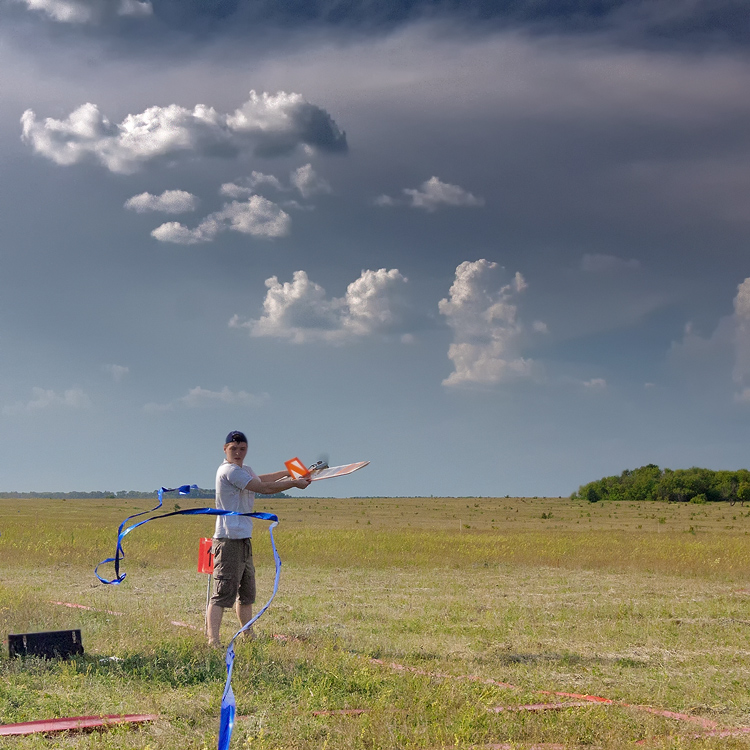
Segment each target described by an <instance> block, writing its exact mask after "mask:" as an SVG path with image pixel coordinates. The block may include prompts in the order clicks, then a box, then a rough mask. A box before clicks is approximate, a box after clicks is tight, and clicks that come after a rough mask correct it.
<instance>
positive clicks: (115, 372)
mask: <svg viewBox="0 0 750 750" xmlns="http://www.w3.org/2000/svg"><path fill="white" fill-rule="evenodd" d="M102 369H103V370H104V371H105V372H108V373H109V374H110V375H111V376H112V379H113V380H114V381H115V382H116V383H119V382H120V381H121V380H122V379H123V378H124V377H125V376H126V375H127V374H128V373H129V372H130V368H129V367H124V366H123V365H104V367H103V368H102Z"/></svg>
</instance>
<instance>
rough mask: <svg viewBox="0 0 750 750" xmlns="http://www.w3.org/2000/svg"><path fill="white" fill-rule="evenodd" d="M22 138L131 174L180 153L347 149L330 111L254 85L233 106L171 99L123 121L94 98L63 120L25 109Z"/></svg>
mask: <svg viewBox="0 0 750 750" xmlns="http://www.w3.org/2000/svg"><path fill="white" fill-rule="evenodd" d="M21 125H22V136H21V137H22V140H23V141H24V142H25V143H27V144H28V145H29V146H31V147H32V148H33V149H34V151H36V152H37V153H38V154H41V155H42V156H46V157H47V158H48V159H51V160H52V161H54V162H55V163H56V164H60V165H63V166H68V165H71V164H79V163H81V162H89V161H93V162H95V163H99V164H101V165H102V166H104V167H105V168H106V169H108V170H110V171H111V172H118V173H122V174H131V173H133V172H136V171H137V170H138V169H140V168H142V167H143V166H145V165H147V164H152V163H154V162H158V161H164V160H168V161H175V160H177V159H180V158H199V157H211V156H214V157H236V156H239V155H243V154H255V155H261V156H283V155H287V154H291V153H292V152H293V151H295V149H297V148H298V147H308V148H310V149H313V150H320V151H328V152H339V153H341V152H345V151H346V150H347V143H346V134H345V133H343V132H342V131H341V130H340V129H339V127H338V125H337V124H336V123H335V122H334V121H333V119H332V118H331V116H330V115H329V114H328V113H327V112H326V111H325V110H323V109H321V108H320V107H317V106H316V105H314V104H311V103H310V102H308V101H306V100H305V99H304V98H303V97H302V96H301V95H300V94H294V93H291V94H288V93H286V92H284V91H280V92H278V93H276V94H269V93H262V94H257V93H256V92H255V91H251V92H250V98H249V99H248V101H246V102H245V103H244V104H243V105H242V106H241V107H239V108H238V109H237V110H235V111H234V112H233V113H229V114H222V113H220V112H217V111H216V110H215V109H214V108H213V107H207V106H206V105H204V104H198V105H196V106H195V107H194V108H193V109H192V110H189V109H186V108H185V107H181V106H179V105H177V104H171V105H169V106H167V107H156V106H155V107H149V108H148V109H146V110H145V111H143V112H141V113H139V114H136V115H128V116H127V117H126V118H125V119H124V120H123V121H122V122H121V123H120V124H119V125H116V124H114V123H112V122H110V120H109V119H108V118H107V117H105V116H104V115H103V114H102V113H101V112H100V111H99V108H98V107H97V106H96V105H95V104H91V103H87V104H83V105H81V106H80V107H78V108H77V109H75V110H74V111H73V112H71V113H70V115H69V116H68V117H67V118H66V119H65V120H55V119H53V118H51V117H48V118H46V119H45V120H38V119H37V116H36V114H35V113H34V112H33V111H32V110H30V109H27V110H26V111H25V112H24V113H23V115H22V117H21Z"/></svg>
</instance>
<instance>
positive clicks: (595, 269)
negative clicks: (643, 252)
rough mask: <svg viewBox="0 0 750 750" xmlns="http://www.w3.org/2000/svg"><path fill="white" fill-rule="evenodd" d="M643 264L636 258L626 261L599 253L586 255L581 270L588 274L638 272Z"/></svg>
mask: <svg viewBox="0 0 750 750" xmlns="http://www.w3.org/2000/svg"><path fill="white" fill-rule="evenodd" d="M640 267H641V263H640V261H638V260H635V258H631V259H630V260H625V259H623V258H618V257H617V256H615V255H602V254H599V253H592V254H588V253H587V254H586V255H584V256H583V257H582V258H581V270H582V271H585V272H586V273H617V272H618V271H637V270H639V269H640Z"/></svg>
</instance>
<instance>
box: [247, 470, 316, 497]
mask: <svg viewBox="0 0 750 750" xmlns="http://www.w3.org/2000/svg"><path fill="white" fill-rule="evenodd" d="M277 475H278V476H281V477H285V476H287V475H286V472H283V471H282V472H275V473H274V474H264V475H263V476H262V477H254V478H253V479H251V480H250V481H249V482H248V483H247V484H246V485H245V489H246V490H250V491H251V492H257V493H258V494H260V495H275V494H276V493H277V492H284V491H285V490H290V489H292V487H296V488H297V489H300V490H305V489H307V488H308V487H309V486H310V482H311V481H312V480H311V479H310V477H309V476H308V477H300V478H299V479H291V478H288V479H282V480H281V481H280V482H279V481H276V482H274V481H270V482H269V481H267V480H266V477H274V476H277Z"/></svg>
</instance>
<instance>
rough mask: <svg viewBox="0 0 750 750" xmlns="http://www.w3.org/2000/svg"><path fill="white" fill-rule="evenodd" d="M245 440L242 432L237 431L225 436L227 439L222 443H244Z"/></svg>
mask: <svg viewBox="0 0 750 750" xmlns="http://www.w3.org/2000/svg"><path fill="white" fill-rule="evenodd" d="M246 442H247V438H246V437H245V433H244V432H240V431H239V430H234V431H233V432H230V433H229V434H228V435H227V439H226V440H225V441H224V445H226V444H227V443H246Z"/></svg>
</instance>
